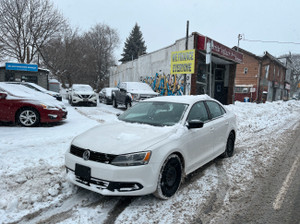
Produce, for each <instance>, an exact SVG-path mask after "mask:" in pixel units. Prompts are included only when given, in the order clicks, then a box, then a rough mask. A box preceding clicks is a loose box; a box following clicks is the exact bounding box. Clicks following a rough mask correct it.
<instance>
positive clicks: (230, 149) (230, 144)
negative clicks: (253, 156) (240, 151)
mask: <svg viewBox="0 0 300 224" xmlns="http://www.w3.org/2000/svg"><path fill="white" fill-rule="evenodd" d="M234 142H235V137H234V133H233V132H231V133H230V134H229V137H228V139H227V143H226V149H225V152H224V153H223V154H222V157H223V158H227V157H232V156H233V153H234Z"/></svg>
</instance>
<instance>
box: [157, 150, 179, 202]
mask: <svg viewBox="0 0 300 224" xmlns="http://www.w3.org/2000/svg"><path fill="white" fill-rule="evenodd" d="M182 170H183V167H182V162H181V160H180V158H179V156H178V155H176V154H172V155H170V156H169V157H168V158H167V159H166V160H165V162H164V164H163V166H162V168H161V172H160V174H159V178H158V183H157V189H156V191H155V192H154V196H155V197H157V198H160V199H165V200H166V199H169V198H170V197H172V196H173V195H174V194H175V193H176V192H177V190H178V189H179V187H180V184H181V181H182Z"/></svg>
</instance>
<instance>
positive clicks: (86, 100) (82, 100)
mask: <svg viewBox="0 0 300 224" xmlns="http://www.w3.org/2000/svg"><path fill="white" fill-rule="evenodd" d="M72 103H73V104H94V105H95V104H97V96H94V97H82V96H81V97H77V96H73V97H72Z"/></svg>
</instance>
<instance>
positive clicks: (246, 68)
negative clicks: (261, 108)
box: [234, 47, 289, 102]
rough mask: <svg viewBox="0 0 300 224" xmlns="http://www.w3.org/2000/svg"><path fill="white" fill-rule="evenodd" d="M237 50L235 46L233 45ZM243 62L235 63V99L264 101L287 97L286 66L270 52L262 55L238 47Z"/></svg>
mask: <svg viewBox="0 0 300 224" xmlns="http://www.w3.org/2000/svg"><path fill="white" fill-rule="evenodd" d="M234 49H235V50H237V47H234ZM238 50H239V52H241V53H243V55H244V57H243V63H241V64H237V68H236V78H235V100H237V101H246V102H247V101H250V102H265V101H275V100H283V99H287V96H288V94H289V85H288V81H287V78H286V74H287V73H286V71H287V67H286V66H285V65H284V64H283V63H281V62H280V61H279V60H278V59H277V58H275V57H274V56H272V55H271V54H270V53H268V52H265V53H264V55H263V56H262V57H260V56H257V55H255V54H253V53H251V52H248V51H246V50H244V49H241V48H239V49H238Z"/></svg>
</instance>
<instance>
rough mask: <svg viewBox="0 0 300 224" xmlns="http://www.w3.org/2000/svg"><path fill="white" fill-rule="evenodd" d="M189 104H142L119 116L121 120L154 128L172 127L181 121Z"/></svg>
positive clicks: (149, 102)
mask: <svg viewBox="0 0 300 224" xmlns="http://www.w3.org/2000/svg"><path fill="white" fill-rule="evenodd" d="M187 107H188V105H187V104H183V103H171V102H151V101H148V102H145V101H144V102H140V103H138V104H136V105H135V106H134V107H132V108H130V109H129V110H127V111H125V112H124V113H123V114H121V115H120V116H119V120H122V121H126V122H132V123H141V124H150V125H154V126H171V125H174V124H176V123H178V122H179V121H180V119H181V118H182V116H183V114H184V112H185V110H186V108H187Z"/></svg>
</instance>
